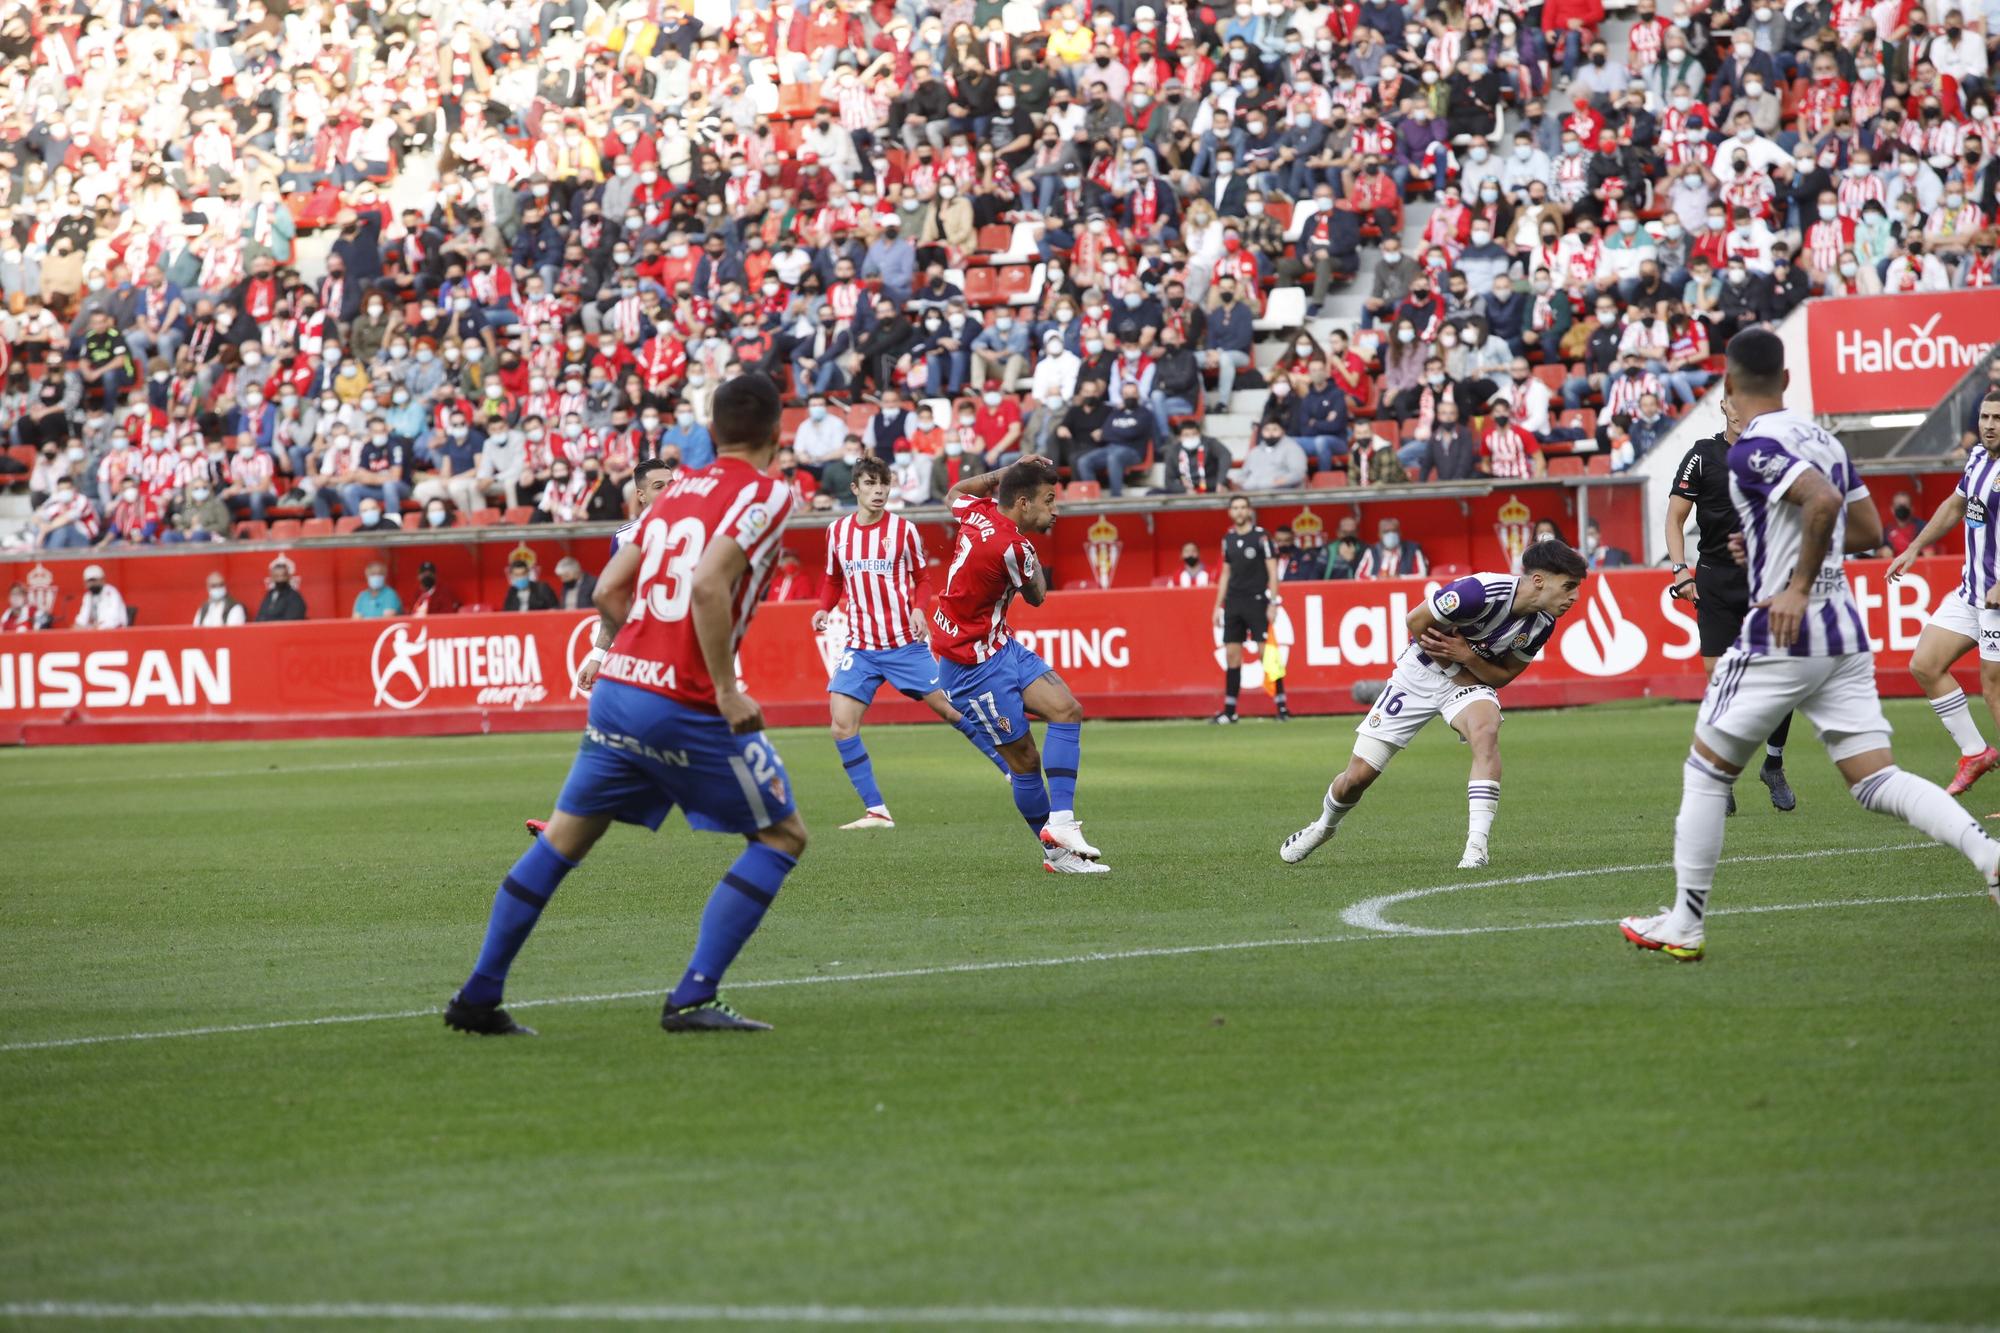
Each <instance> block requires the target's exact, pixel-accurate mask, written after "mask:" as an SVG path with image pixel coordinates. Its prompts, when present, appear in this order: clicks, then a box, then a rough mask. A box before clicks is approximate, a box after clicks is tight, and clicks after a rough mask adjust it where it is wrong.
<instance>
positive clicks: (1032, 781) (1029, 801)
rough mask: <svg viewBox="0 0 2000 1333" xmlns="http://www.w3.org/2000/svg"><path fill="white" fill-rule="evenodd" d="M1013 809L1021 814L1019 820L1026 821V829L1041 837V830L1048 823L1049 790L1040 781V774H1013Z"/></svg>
mask: <svg viewBox="0 0 2000 1333" xmlns="http://www.w3.org/2000/svg"><path fill="white" fill-rule="evenodd" d="M1010 776H1011V777H1012V779H1013V782H1014V808H1015V809H1016V810H1019V811H1020V812H1021V818H1023V819H1025V820H1027V821H1028V827H1029V828H1031V829H1033V830H1034V831H1035V836H1036V837H1038V838H1039V837H1040V836H1041V835H1042V828H1043V826H1044V825H1046V824H1047V823H1048V822H1049V789H1048V785H1047V784H1046V783H1044V782H1043V781H1042V775H1041V774H1040V773H1014V774H1011V775H1010Z"/></svg>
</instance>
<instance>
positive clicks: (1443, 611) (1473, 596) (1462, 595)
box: [1430, 578, 1486, 625]
mask: <svg viewBox="0 0 2000 1333" xmlns="http://www.w3.org/2000/svg"><path fill="white" fill-rule="evenodd" d="M1430 601H1431V614H1432V615H1434V616H1436V617H1437V618H1438V619H1439V620H1442V621H1444V622H1445V623H1446V624H1448V625H1464V624H1469V623H1470V622H1472V621H1474V620H1477V619H1479V617H1480V615H1481V614H1483V613H1484V612H1485V610H1486V585H1485V584H1484V583H1481V582H1480V581H1479V580H1478V579H1476V578H1464V579H1454V580H1452V581H1451V582H1450V583H1447V584H1445V585H1444V586H1443V587H1442V588H1439V589H1438V590H1437V591H1436V592H1434V593H1432V594H1431V599H1430Z"/></svg>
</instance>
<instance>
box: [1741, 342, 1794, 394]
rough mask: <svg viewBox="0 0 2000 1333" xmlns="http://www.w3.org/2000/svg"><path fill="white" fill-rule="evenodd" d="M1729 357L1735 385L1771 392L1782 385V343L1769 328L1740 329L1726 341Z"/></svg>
mask: <svg viewBox="0 0 2000 1333" xmlns="http://www.w3.org/2000/svg"><path fill="white" fill-rule="evenodd" d="M1728 357H1729V373H1730V375H1731V377H1732V378H1733V380H1734V383H1735V385H1736V387H1737V388H1739V389H1745V390H1748V391H1749V392H1751V393H1758V394H1771V393H1777V392H1779V391H1780V390H1782V389H1783V388H1784V387H1785V385H1784V381H1785V344H1784V343H1783V342H1782V341H1780V340H1779V338H1778V335H1777V334H1775V333H1773V332H1771V330H1769V329H1763V328H1757V329H1745V330H1743V332H1741V333H1739V334H1737V335H1736V336H1735V337H1734V338H1731V339H1730V340H1729V350H1728Z"/></svg>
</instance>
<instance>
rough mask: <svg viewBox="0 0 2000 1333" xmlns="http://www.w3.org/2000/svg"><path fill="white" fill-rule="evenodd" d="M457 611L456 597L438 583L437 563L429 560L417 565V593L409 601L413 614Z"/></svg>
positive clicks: (433, 614)
mask: <svg viewBox="0 0 2000 1333" xmlns="http://www.w3.org/2000/svg"><path fill="white" fill-rule="evenodd" d="M457 611H458V599H457V598H456V597H454V596H452V595H451V592H450V590H449V589H446V588H444V587H442V586H440V585H439V583H438V571H437V565H435V564H434V563H432V562H431V561H429V560H426V561H424V562H423V563H422V564H421V565H418V566H417V595H416V598H415V600H413V601H412V602H411V603H410V610H409V613H410V614H411V615H413V616H449V615H454V614H456V613H457Z"/></svg>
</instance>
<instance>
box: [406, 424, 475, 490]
mask: <svg viewBox="0 0 2000 1333" xmlns="http://www.w3.org/2000/svg"><path fill="white" fill-rule="evenodd" d="M486 440H487V435H486V432H485V431H482V430H479V429H478V428H476V427H474V426H473V425H472V424H471V423H470V422H468V421H467V420H466V418H465V414H464V413H463V412H456V411H454V412H453V413H452V414H451V420H450V421H449V422H448V423H447V424H446V426H445V430H444V434H443V435H441V436H439V437H438V438H437V439H435V440H433V441H432V442H431V448H430V461H431V466H430V468H428V469H426V470H425V471H422V472H420V473H418V474H417V485H416V489H415V490H414V491H413V492H412V493H411V494H412V498H414V499H415V500H416V502H417V503H418V504H420V505H430V504H433V503H439V502H443V501H449V502H451V503H452V504H454V505H456V506H458V508H459V509H460V510H461V511H463V512H465V513H475V512H477V511H479V510H481V509H484V508H485V507H486V487H485V484H484V483H483V482H482V481H481V479H480V476H479V462H480V457H481V455H482V454H483V453H484V451H485V448H486Z"/></svg>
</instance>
